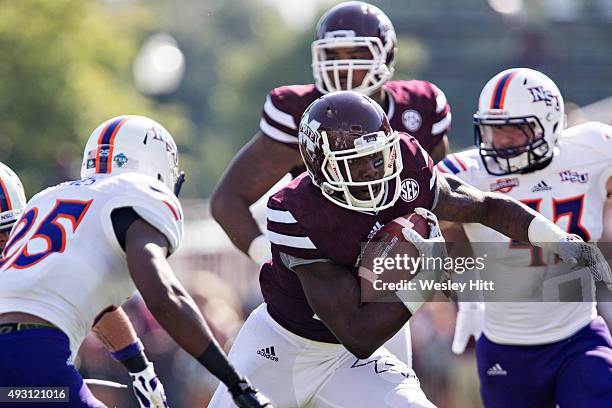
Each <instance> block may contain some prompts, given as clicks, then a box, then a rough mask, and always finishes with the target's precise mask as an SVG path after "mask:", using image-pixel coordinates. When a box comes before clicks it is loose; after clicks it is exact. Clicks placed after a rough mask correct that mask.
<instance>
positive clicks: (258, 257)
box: [247, 234, 272, 265]
mask: <svg viewBox="0 0 612 408" xmlns="http://www.w3.org/2000/svg"><path fill="white" fill-rule="evenodd" d="M247 254H248V255H249V258H251V259H252V260H253V262H255V263H256V264H257V265H261V264H263V263H264V262H265V261H267V260H268V259H270V258H272V250H271V248H270V241H268V237H266V236H265V235H264V234H261V235H259V236H258V237H256V238H255V239H253V241H251V243H250V244H249V249H248V250H247Z"/></svg>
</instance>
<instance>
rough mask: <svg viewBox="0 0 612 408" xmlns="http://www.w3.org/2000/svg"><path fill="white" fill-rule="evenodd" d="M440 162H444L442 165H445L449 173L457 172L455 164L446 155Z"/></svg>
mask: <svg viewBox="0 0 612 408" xmlns="http://www.w3.org/2000/svg"><path fill="white" fill-rule="evenodd" d="M440 163H444V166H446V168H447V169H449V170H450V171H451V173H453V174H457V173H459V169H458V168H457V166H455V165H454V164H453V162H452V161H450V159H449V158H448V157H445V158H444V159H442V161H441V162H440Z"/></svg>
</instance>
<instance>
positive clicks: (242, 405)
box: [229, 378, 274, 408]
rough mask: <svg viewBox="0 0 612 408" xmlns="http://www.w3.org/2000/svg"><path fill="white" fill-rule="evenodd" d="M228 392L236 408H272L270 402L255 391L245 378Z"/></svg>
mask: <svg viewBox="0 0 612 408" xmlns="http://www.w3.org/2000/svg"><path fill="white" fill-rule="evenodd" d="M229 392H230V394H232V398H233V400H234V403H235V404H236V406H237V407H238V408H264V407H266V408H274V407H273V406H272V403H270V400H269V399H268V398H266V396H265V395H263V394H262V393H261V392H259V391H257V389H256V388H255V387H253V386H252V385H251V383H249V380H247V379H246V378H242V379H240V381H238V382H237V383H235V384H234V385H232V386H231V387H230V388H229Z"/></svg>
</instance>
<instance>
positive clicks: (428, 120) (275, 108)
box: [211, 1, 451, 264]
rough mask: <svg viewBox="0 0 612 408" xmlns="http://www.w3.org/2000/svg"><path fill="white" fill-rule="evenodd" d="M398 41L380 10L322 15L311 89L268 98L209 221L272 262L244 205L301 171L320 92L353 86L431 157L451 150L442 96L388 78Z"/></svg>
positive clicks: (339, 8) (288, 89)
mask: <svg viewBox="0 0 612 408" xmlns="http://www.w3.org/2000/svg"><path fill="white" fill-rule="evenodd" d="M396 46H397V39H396V35H395V30H394V29H393V25H392V24H391V21H390V20H389V18H388V17H387V16H386V15H385V14H384V13H383V12H382V11H381V10H380V9H378V8H377V7H375V6H372V5H370V4H367V3H363V2H356V1H351V2H345V3H341V4H338V5H336V6H335V7H333V8H332V9H330V10H329V11H328V12H327V13H325V14H324V15H323V16H322V17H321V19H320V20H319V23H318V25H317V29H316V39H315V41H314V42H313V43H312V55H313V63H312V67H313V75H314V79H315V83H314V84H308V85H289V86H281V87H278V88H275V89H273V90H272V91H270V93H269V94H268V96H267V97H266V101H265V104H264V107H263V112H262V117H261V121H260V124H259V131H258V132H257V133H256V134H255V135H254V136H253V138H252V139H251V141H250V142H249V143H248V144H246V145H245V146H244V147H243V148H242V150H241V151H240V152H238V154H237V155H236V156H235V157H234V159H233V161H232V162H231V163H230V165H229V167H228V169H227V170H226V172H225V174H224V176H223V178H222V179H221V180H220V182H219V184H218V185H217V187H216V189H215V191H214V193H213V195H212V199H211V210H212V215H213V217H214V218H215V219H216V220H217V221H218V222H219V224H221V226H222V227H223V229H224V230H225V232H226V233H227V234H228V236H229V237H230V239H231V240H232V242H233V243H234V244H235V245H236V246H237V247H238V249H240V250H241V251H242V252H244V253H245V254H248V255H249V256H250V257H251V258H252V259H253V260H254V261H255V262H256V263H258V264H261V263H262V262H263V261H265V260H266V259H268V258H269V255H270V244H269V242H268V241H267V239H266V238H265V236H264V235H262V232H261V231H260V229H259V227H258V226H257V223H256V222H255V220H254V219H253V217H252V216H251V213H250V211H249V206H250V205H251V204H253V203H254V202H255V201H257V200H258V199H259V198H260V197H261V196H262V195H264V193H265V192H266V191H268V190H269V189H270V188H271V187H272V186H273V185H274V184H275V183H276V182H278V181H279V180H280V179H281V178H282V177H283V176H284V175H285V174H287V173H288V172H290V171H291V172H292V174H293V175H294V176H296V175H297V174H299V173H301V172H302V171H303V170H304V168H303V163H302V159H301V157H300V154H299V151H298V124H299V122H300V118H301V116H302V113H303V112H304V110H305V109H306V107H307V106H308V105H310V104H311V103H312V102H313V101H314V100H315V99H317V98H319V97H320V96H321V95H323V94H326V93H329V92H333V91H337V90H348V89H352V90H355V91H358V92H361V93H363V94H366V95H369V96H370V97H372V99H374V100H375V101H377V102H378V103H379V104H380V105H381V106H383V107H384V109H385V111H386V113H387V116H388V117H389V120H390V122H391V126H392V127H393V128H394V129H396V130H398V131H403V132H406V133H409V134H410V135H412V136H414V137H415V138H416V139H417V140H418V141H419V143H420V144H421V146H423V147H424V148H425V150H426V151H427V152H428V153H429V154H430V155H431V156H432V157H433V158H434V161H438V160H440V159H442V158H443V157H444V156H445V154H446V153H447V150H448V141H447V138H446V133H447V130H448V129H449V126H450V122H451V113H450V107H449V105H448V103H447V102H446V97H445V96H444V93H442V91H440V89H438V88H437V87H436V86H435V85H433V84H432V83H429V82H426V81H417V80H412V81H405V80H397V81H391V77H392V76H393V71H394V66H395V56H396Z"/></svg>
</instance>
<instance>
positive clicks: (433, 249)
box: [402, 207, 447, 258]
mask: <svg viewBox="0 0 612 408" xmlns="http://www.w3.org/2000/svg"><path fill="white" fill-rule="evenodd" d="M414 213H415V214H418V215H420V216H421V217H424V218H425V219H426V220H427V223H428V224H429V237H427V238H423V237H422V236H421V235H420V234H419V233H418V232H416V231H415V230H413V229H411V228H407V227H406V228H403V229H402V234H403V235H404V238H405V239H406V240H407V241H409V242H411V243H412V244H413V245H414V246H415V247H416V249H417V250H418V251H419V254H421V255H422V256H423V257H425V258H438V257H441V258H446V257H447V253H446V245H445V241H444V237H443V236H442V231H441V230H440V225H439V224H438V217H436V216H435V214H434V213H432V212H431V211H429V210H427V209H425V208H422V207H417V208H415V209H414Z"/></svg>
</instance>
